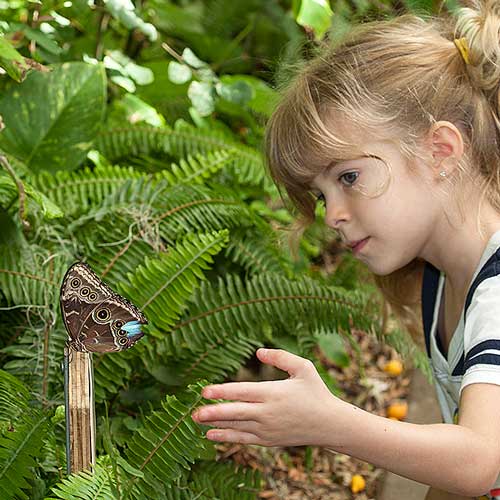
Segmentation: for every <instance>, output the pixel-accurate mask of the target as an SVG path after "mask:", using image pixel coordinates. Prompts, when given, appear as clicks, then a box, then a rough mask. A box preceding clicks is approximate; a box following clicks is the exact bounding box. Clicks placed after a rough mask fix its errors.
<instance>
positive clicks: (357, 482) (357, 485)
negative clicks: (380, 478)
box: [351, 474, 366, 493]
mask: <svg viewBox="0 0 500 500" xmlns="http://www.w3.org/2000/svg"><path fill="white" fill-rule="evenodd" d="M365 486H366V482H365V478H364V477H363V476H360V475H359V474H354V476H352V479H351V491H352V492H353V493H358V492H359V491H363V490H364V489H365Z"/></svg>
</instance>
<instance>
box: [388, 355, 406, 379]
mask: <svg viewBox="0 0 500 500" xmlns="http://www.w3.org/2000/svg"><path fill="white" fill-rule="evenodd" d="M402 371H403V363H401V361H398V360H397V359H393V360H392V361H389V362H388V363H386V364H385V366H384V372H386V373H388V374H389V375H393V376H394V377H397V376H398V375H401V372H402Z"/></svg>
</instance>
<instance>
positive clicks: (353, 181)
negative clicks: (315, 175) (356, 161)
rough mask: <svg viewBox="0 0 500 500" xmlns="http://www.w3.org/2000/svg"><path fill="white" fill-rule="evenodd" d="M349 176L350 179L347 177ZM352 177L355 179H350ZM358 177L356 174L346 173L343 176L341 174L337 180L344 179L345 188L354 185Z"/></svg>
mask: <svg viewBox="0 0 500 500" xmlns="http://www.w3.org/2000/svg"><path fill="white" fill-rule="evenodd" d="M349 176H351V177H349ZM352 176H356V177H352ZM358 176H359V174H358V173H357V172H346V173H345V174H342V175H341V176H340V177H339V179H342V180H343V179H345V180H346V181H347V184H346V183H344V185H345V186H348V187H349V186H352V185H354V183H355V182H356V180H357V179H358Z"/></svg>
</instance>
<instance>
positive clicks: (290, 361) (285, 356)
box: [257, 348, 312, 376]
mask: <svg viewBox="0 0 500 500" xmlns="http://www.w3.org/2000/svg"><path fill="white" fill-rule="evenodd" d="M257 357H258V358H259V360H260V361H262V362H263V363H266V364H268V365H272V366H275V367H276V368H279V369H280V370H283V371H285V372H288V373H289V374H290V375H292V376H293V375H298V374H299V373H300V372H302V371H303V370H304V369H305V367H306V365H307V364H309V363H311V364H312V362H311V361H309V360H308V359H305V358H301V357H300V356H297V355H296V354H292V353H291V352H288V351H285V350H283V349H263V348H260V349H257Z"/></svg>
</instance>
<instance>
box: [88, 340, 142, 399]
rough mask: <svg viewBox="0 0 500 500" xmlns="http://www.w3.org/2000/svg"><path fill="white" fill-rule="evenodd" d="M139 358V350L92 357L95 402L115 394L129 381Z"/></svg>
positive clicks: (137, 347)
mask: <svg viewBox="0 0 500 500" xmlns="http://www.w3.org/2000/svg"><path fill="white" fill-rule="evenodd" d="M139 357H140V348H139V346H136V347H135V348H134V349H127V350H126V351H121V352H116V353H113V355H112V356H110V355H109V354H95V355H94V396H95V400H96V402H101V401H105V400H106V399H109V398H110V397H111V396H112V395H114V394H116V393H117V392H118V391H119V390H120V389H121V388H122V387H124V386H125V385H126V383H127V382H128V381H129V380H130V376H131V374H132V368H133V366H134V363H135V362H136V360H137V359H138V358H139Z"/></svg>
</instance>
